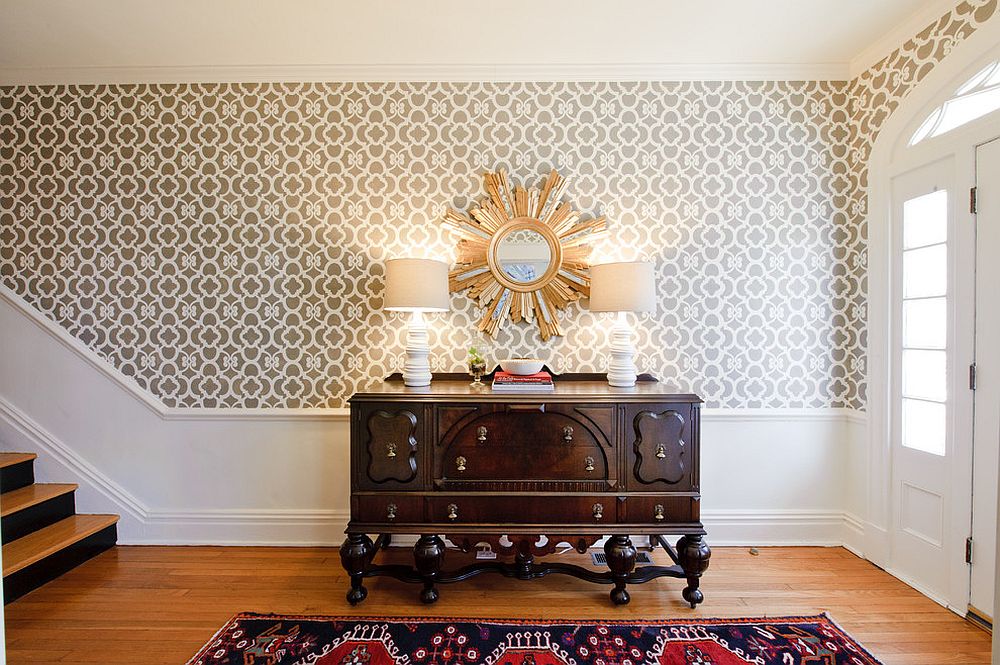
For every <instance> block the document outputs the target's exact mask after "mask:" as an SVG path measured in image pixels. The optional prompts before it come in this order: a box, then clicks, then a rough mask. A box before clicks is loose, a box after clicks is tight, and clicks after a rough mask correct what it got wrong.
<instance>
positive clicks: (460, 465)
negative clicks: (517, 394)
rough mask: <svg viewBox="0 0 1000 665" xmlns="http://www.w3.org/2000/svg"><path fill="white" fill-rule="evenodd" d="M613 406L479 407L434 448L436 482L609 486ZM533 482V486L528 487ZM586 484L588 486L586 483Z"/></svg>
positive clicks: (463, 485)
mask: <svg viewBox="0 0 1000 665" xmlns="http://www.w3.org/2000/svg"><path fill="white" fill-rule="evenodd" d="M613 417H614V413H613V409H612V408H610V407H604V406H590V407H588V406H580V407H576V408H571V407H567V406H565V405H561V404H554V405H550V404H544V403H538V404H509V405H500V406H494V407H491V408H489V409H482V410H480V411H479V412H478V413H477V414H476V415H475V416H474V417H471V418H468V419H466V420H465V421H464V422H462V423H460V424H458V425H456V426H455V427H453V428H452V429H451V431H450V434H449V436H448V437H447V438H446V439H445V441H444V442H443V443H442V446H441V448H440V449H439V450H437V451H436V452H435V467H434V479H435V482H436V483H437V484H438V485H439V486H443V487H448V486H451V487H454V488H459V487H461V488H469V487H476V488H477V489H483V483H495V484H496V487H495V489H497V490H499V489H510V487H508V485H510V484H511V483H526V484H525V485H520V486H519V487H525V488H528V487H531V488H532V489H540V488H541V486H538V485H537V484H539V483H545V484H553V483H568V484H567V485H564V487H566V488H567V489H568V488H569V487H571V486H572V487H574V488H575V489H577V491H579V490H583V491H588V490H594V491H597V490H601V489H604V490H606V489H608V488H609V487H611V486H613V485H614V477H615V464H613V463H612V462H613V458H612V457H610V455H611V452H612V450H613V447H612V445H611V442H610V439H609V438H608V436H607V434H606V431H605V430H610V429H611V424H612V422H613ZM532 484H535V485H536V486H535V487H532ZM591 486H592V487H591Z"/></svg>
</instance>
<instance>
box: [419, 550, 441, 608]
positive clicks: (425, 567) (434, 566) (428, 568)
mask: <svg viewBox="0 0 1000 665" xmlns="http://www.w3.org/2000/svg"><path fill="white" fill-rule="evenodd" d="M413 561H414V564H415V565H416V568H417V572H419V573H420V575H421V576H422V577H423V578H424V589H423V591H421V592H420V600H422V601H423V602H425V603H433V602H434V601H436V600H437V599H438V591H437V589H435V588H434V583H435V582H436V581H437V578H438V575H440V574H441V564H442V563H443V562H444V541H443V540H441V537H440V536H427V535H424V536H420V540H418V541H417V544H416V545H414V546H413Z"/></svg>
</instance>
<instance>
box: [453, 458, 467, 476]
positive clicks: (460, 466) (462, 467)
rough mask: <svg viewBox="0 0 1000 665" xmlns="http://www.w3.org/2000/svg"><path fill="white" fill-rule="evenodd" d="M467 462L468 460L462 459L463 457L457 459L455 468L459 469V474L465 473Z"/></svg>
mask: <svg viewBox="0 0 1000 665" xmlns="http://www.w3.org/2000/svg"><path fill="white" fill-rule="evenodd" d="M467 461H468V460H467V459H465V458H464V457H462V456H461V455H459V456H458V457H456V458H455V468H457V469H458V472H459V473H461V472H463V471H465V463H466V462H467Z"/></svg>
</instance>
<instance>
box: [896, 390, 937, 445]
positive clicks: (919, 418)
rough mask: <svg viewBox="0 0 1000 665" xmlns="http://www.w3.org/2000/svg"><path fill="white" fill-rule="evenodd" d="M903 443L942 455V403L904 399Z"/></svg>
mask: <svg viewBox="0 0 1000 665" xmlns="http://www.w3.org/2000/svg"><path fill="white" fill-rule="evenodd" d="M903 445H904V446H906V447H907V448H915V449H917V450H923V451H924V452H928V453H933V454H935V455H944V453H945V407H944V404H936V403H934V402H921V401H918V400H913V399H904V400H903Z"/></svg>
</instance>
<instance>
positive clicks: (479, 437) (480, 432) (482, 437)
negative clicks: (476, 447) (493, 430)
mask: <svg viewBox="0 0 1000 665" xmlns="http://www.w3.org/2000/svg"><path fill="white" fill-rule="evenodd" d="M487 433H488V431H487V429H486V427H485V426H483V425H480V426H479V427H478V428H477V429H476V441H478V442H479V443H486V434H487Z"/></svg>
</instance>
